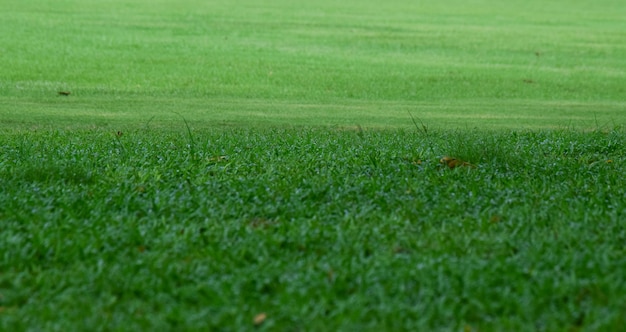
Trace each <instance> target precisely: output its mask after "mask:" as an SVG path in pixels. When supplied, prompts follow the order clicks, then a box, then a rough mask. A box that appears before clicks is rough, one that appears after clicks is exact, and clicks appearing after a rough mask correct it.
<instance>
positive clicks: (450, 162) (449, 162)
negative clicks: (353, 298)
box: [439, 156, 476, 168]
mask: <svg viewBox="0 0 626 332" xmlns="http://www.w3.org/2000/svg"><path fill="white" fill-rule="evenodd" d="M439 162H440V163H441V164H444V165H446V166H448V167H450V168H456V167H471V168H474V167H476V166H475V165H473V164H470V163H468V162H466V161H463V160H461V159H456V158H453V157H448V156H445V157H443V158H441V159H440V160H439Z"/></svg>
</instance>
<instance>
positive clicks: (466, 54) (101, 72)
mask: <svg viewBox="0 0 626 332" xmlns="http://www.w3.org/2000/svg"><path fill="white" fill-rule="evenodd" d="M1 6H2V10H1V13H0V18H1V20H0V30H2V31H4V32H6V33H3V34H2V36H0V45H3V46H2V48H1V52H0V62H1V63H2V64H3V65H2V67H0V106H1V107H0V112H1V113H0V115H1V116H2V118H3V121H2V124H3V127H14V126H31V127H42V126H43V127H46V126H53V127H54V126H59V125H65V126H67V127H76V126H85V125H86V124H87V125H91V126H93V127H105V128H111V127H114V128H113V129H115V127H116V126H117V127H119V126H120V125H123V124H130V125H135V126H136V125H138V124H145V123H146V122H148V121H149V120H150V119H152V124H153V125H162V126H168V125H169V123H171V122H172V119H174V118H177V116H175V115H173V114H172V112H179V113H182V114H184V115H185V117H186V118H187V119H189V120H190V121H193V122H194V123H195V125H196V126H202V127H215V126H225V125H226V126H229V125H246V126H251V125H253V126H267V125H270V126H271V125H283V124H297V125H325V126H355V125H360V126H363V127H405V128H408V127H410V126H411V124H410V119H409V116H408V112H412V113H413V114H414V115H415V116H416V117H419V118H420V119H422V120H424V121H426V122H428V123H429V124H430V125H431V126H432V127H437V128H450V127H452V128H473V127H480V128H514V129H519V128H522V127H523V128H531V129H532V128H535V129H536V128H539V127H543V128H564V127H568V126H569V127H576V128H597V127H598V126H605V125H607V124H608V125H610V126H613V125H616V124H617V125H621V124H623V123H624V115H623V112H621V111H622V110H623V109H624V108H625V107H626V105H625V103H624V98H623V97H624V94H625V93H626V90H625V89H626V88H624V84H623V82H624V80H625V79H626V70H625V69H624V68H626V48H625V47H624V45H626V36H625V29H624V27H623V24H622V23H623V22H622V19H623V17H622V12H623V10H624V5H623V4H622V3H621V1H611V0H603V1H600V2H594V4H593V5H590V4H588V3H587V2H585V1H573V2H571V1H568V2H564V1H556V2H553V3H551V4H545V3H544V1H527V2H525V3H524V4H515V3H508V4H501V3H499V2H497V1H481V0H473V1H456V0H446V1H438V2H436V3H430V4H428V3H424V2H415V1H401V0H397V1H391V2H389V3H386V4H383V3H381V2H380V1H358V2H356V1H355V2H354V3H351V2H345V1H344V2H341V3H339V2H335V1H316V2H314V3H308V2H306V1H297V2H293V1H272V2H271V3H259V2H258V1H249V0H248V1H237V2H233V1H210V2H207V1H194V0H185V1H177V2H176V3H173V2H169V1H156V2H155V1H145V0H130V1H129V0H111V1H104V2H94V1H90V2H89V3H84V2H82V1H80V2H79V1H71V0H66V1H61V2H58V1H55V2H46V1H28V2H24V1H15V0H8V1H3V4H2V5H1ZM58 91H69V92H71V95H70V96H67V97H64V96H59V95H57V92H58ZM157 106H158V107H157ZM77 120H78V121H77Z"/></svg>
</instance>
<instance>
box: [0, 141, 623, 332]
mask: <svg viewBox="0 0 626 332" xmlns="http://www.w3.org/2000/svg"><path fill="white" fill-rule="evenodd" d="M192 134H193V135H192V136H189V135H187V134H185V133H182V132H181V133H170V134H164V133H163V132H162V131H144V130H138V131H135V132H124V133H121V132H120V133H116V134H113V133H106V134H105V133H103V132H93V131H87V132H70V131H58V132H45V133H23V134H15V135H13V136H11V137H10V140H9V141H8V142H5V143H4V153H3V157H2V159H1V160H0V193H1V194H0V219H1V220H2V232H1V233H0V253H2V255H1V256H0V271H2V273H1V274H0V309H1V310H0V329H3V330H12V331H19V330H46V331H51V330H58V331H67V330H132V331H136V330H160V331H163V330H197V329H204V330H205V329H207V328H208V329H209V330H225V331H229V330H230V331H240V330H251V329H253V328H255V323H254V317H255V316H257V315H260V314H264V315H265V319H264V320H263V321H262V323H260V326H256V327H257V328H261V329H265V330H281V331H298V330H394V331H397V330H413V331H415V330H459V329H466V330H467V329H470V330H476V329H477V330H480V331H489V330H517V331H521V330H547V331H561V330H562V331H571V330H577V329H580V330H585V331H593V330H597V331H608V330H619V328H621V327H623V326H624V324H625V323H626V321H624V317H626V315H625V314H626V306H625V305H624V302H623V299H624V297H626V284H624V283H623V280H625V279H626V260H625V257H626V255H625V254H626V253H625V252H624V241H626V231H625V229H626V228H625V227H624V226H625V225H624V220H626V203H625V202H626V199H625V198H626V191H625V188H626V180H625V178H624V176H623V174H624V172H625V171H626V169H625V168H624V157H623V156H624V154H625V152H626V136H625V135H624V133H623V132H615V131H611V132H608V133H603V132H594V133H586V134H583V133H578V132H571V131H561V132H556V131H553V132H543V133H537V132H506V133H505V132H491V133H485V132H480V133H473V134H472V133H467V132H463V133H462V132H456V133H453V132H449V131H445V132H428V133H426V134H425V133H422V134H417V133H416V132H414V131H411V132H408V131H407V132H404V131H400V132H399V131H390V132H385V131H383V132H381V131H328V130H319V129H308V130H294V129H271V130H266V131H262V130H258V129H257V130H248V129H236V130H232V131H223V132H219V133H198V132H193V133H192ZM443 154H452V156H454V157H458V158H462V159H463V160H465V161H468V162H470V163H472V164H473V165H474V166H475V167H459V168H455V169H449V168H447V167H446V166H445V165H441V164H439V162H438V161H439V158H440V157H441V155H443ZM257 319H258V317H257Z"/></svg>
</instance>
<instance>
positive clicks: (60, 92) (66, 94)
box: [59, 91, 71, 96]
mask: <svg viewBox="0 0 626 332" xmlns="http://www.w3.org/2000/svg"><path fill="white" fill-rule="evenodd" d="M59 94H60V95H61V96H69V95H70V94H71V92H69V91H59Z"/></svg>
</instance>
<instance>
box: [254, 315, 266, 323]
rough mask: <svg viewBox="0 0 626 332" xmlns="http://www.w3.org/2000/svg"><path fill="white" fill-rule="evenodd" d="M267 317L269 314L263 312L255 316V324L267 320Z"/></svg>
mask: <svg viewBox="0 0 626 332" xmlns="http://www.w3.org/2000/svg"><path fill="white" fill-rule="evenodd" d="M266 319H267V314H266V313H264V312H262V313H260V314H258V315H256V316H254V325H256V326H258V325H261V324H263V322H265V320H266Z"/></svg>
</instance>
